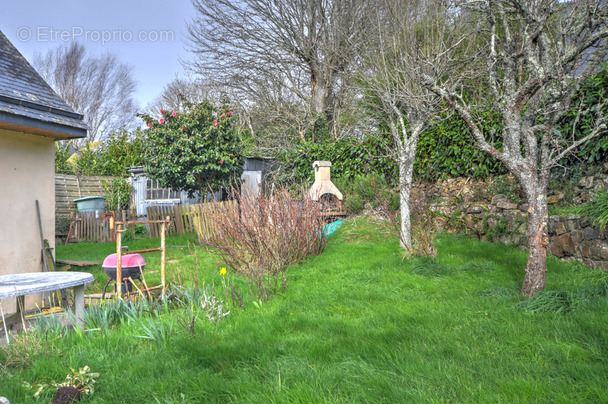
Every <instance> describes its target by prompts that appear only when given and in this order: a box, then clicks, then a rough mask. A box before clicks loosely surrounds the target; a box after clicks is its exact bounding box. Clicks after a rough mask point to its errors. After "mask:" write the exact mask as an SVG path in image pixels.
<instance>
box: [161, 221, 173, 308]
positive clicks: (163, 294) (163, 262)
mask: <svg viewBox="0 0 608 404" xmlns="http://www.w3.org/2000/svg"><path fill="white" fill-rule="evenodd" d="M169 220H171V218H170V217H169V216H167V217H166V222H163V223H162V225H161V227H160V283H161V285H162V287H163V288H162V292H161V296H162V297H163V298H164V297H165V223H169Z"/></svg>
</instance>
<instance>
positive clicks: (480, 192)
mask: <svg viewBox="0 0 608 404" xmlns="http://www.w3.org/2000/svg"><path fill="white" fill-rule="evenodd" d="M414 189H415V190H417V191H418V192H419V191H424V192H425V193H426V196H427V198H428V199H429V200H430V201H432V202H431V209H433V210H434V211H436V212H438V213H440V221H442V222H443V226H444V227H445V228H446V229H448V230H451V231H458V232H466V233H467V234H468V235H469V236H472V237H477V238H479V239H482V240H488V241H493V242H502V243H506V244H511V245H515V246H519V247H521V248H526V247H527V236H526V232H527V221H528V213H527V210H528V205H527V204H526V203H525V200H522V199H523V197H522V195H521V194H520V192H519V191H518V190H517V186H516V185H515V181H514V180H513V178H511V177H508V176H505V177H503V178H502V179H489V180H485V181H481V180H471V179H447V180H444V181H439V182H437V183H432V184H431V183H417V184H415V186H414ZM599 189H608V175H606V174H599V175H596V176H589V177H584V178H583V179H582V180H581V181H580V184H578V185H576V186H574V187H571V189H570V190H569V195H566V193H565V192H564V191H563V190H558V191H554V192H550V193H549V195H548V197H549V202H550V205H551V204H557V203H559V202H562V201H564V198H566V197H568V198H572V199H570V201H575V203H580V202H583V201H587V200H589V199H590V198H591V195H592V194H593V192H595V191H597V190H599ZM499 191H500V192H502V193H498V192H499ZM497 193H498V194H497ZM548 234H549V247H548V253H549V254H551V255H555V256H557V257H560V258H563V259H576V260H579V261H581V262H583V263H584V264H587V265H589V266H592V267H601V268H604V269H608V231H606V230H599V229H597V228H596V227H594V226H593V225H592V223H591V221H590V220H589V219H588V218H587V217H585V216H579V215H566V216H551V217H550V218H549V224H548Z"/></svg>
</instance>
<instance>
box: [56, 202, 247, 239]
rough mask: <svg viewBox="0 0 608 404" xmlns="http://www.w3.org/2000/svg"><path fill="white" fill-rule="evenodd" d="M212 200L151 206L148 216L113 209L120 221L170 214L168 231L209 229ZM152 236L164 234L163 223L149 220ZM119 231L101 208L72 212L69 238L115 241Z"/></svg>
mask: <svg viewBox="0 0 608 404" xmlns="http://www.w3.org/2000/svg"><path fill="white" fill-rule="evenodd" d="M218 203H219V204H220V205H221V206H225V207H231V206H232V204H235V203H236V202H235V201H227V202H218ZM212 209H213V205H212V204H211V203H205V204H195V205H173V206H148V207H147V209H146V213H147V214H146V216H138V215H137V212H136V211H135V210H128V211H127V210H121V211H113V212H114V218H115V220H116V221H137V220H164V219H165V218H166V217H167V216H168V217H169V218H170V225H169V227H168V228H167V234H168V235H171V234H184V233H189V232H195V231H197V230H198V232H199V233H201V232H202V233H208V232H210V231H211V230H212V229H213V226H214V223H213V220H212V217H213V215H212V214H211V210H212ZM147 226H148V234H149V236H150V237H160V227H161V226H160V224H156V223H155V224H149V225H147ZM129 231H131V232H135V225H134V224H131V225H129ZM115 240H116V235H115V233H114V231H113V230H112V229H110V215H109V214H108V212H105V214H103V213H101V212H80V213H72V214H71V216H70V230H69V234H68V238H67V240H66V243H67V242H79V241H94V242H104V241H115Z"/></svg>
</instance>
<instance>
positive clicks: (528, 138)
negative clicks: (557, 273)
mask: <svg viewBox="0 0 608 404" xmlns="http://www.w3.org/2000/svg"><path fill="white" fill-rule="evenodd" d="M607 7H608V3H606V2H605V1H603V0H576V1H572V2H561V1H558V0H471V1H464V2H461V3H457V4H455V5H454V9H453V10H454V13H455V14H459V16H460V18H463V19H467V20H468V21H469V23H470V26H469V27H470V31H471V32H473V31H476V32H478V33H479V37H478V43H479V46H480V47H479V57H481V58H483V60H485V62H486V68H485V73H486V82H487V86H488V87H487V88H488V89H489V94H488V95H487V96H486V97H485V102H487V103H488V104H491V105H492V106H493V108H494V109H495V110H496V111H498V113H499V114H500V116H501V118H502V124H503V132H502V138H503V146H502V147H501V148H499V147H498V146H497V145H496V144H495V142H494V139H492V136H491V134H488V133H485V132H484V131H483V129H482V128H483V127H482V125H481V124H480V123H479V121H477V120H476V118H475V107H476V105H475V104H471V103H469V102H468V101H467V98H466V97H463V95H462V94H461V93H460V92H459V89H458V86H457V85H455V83H453V82H452V80H451V78H450V76H449V75H447V76H446V75H441V74H428V73H427V74H423V75H421V82H422V83H423V84H424V85H426V86H427V88H429V89H430V90H432V91H433V92H435V93H436V94H437V95H440V96H441V97H442V98H443V99H444V100H446V101H447V103H448V104H449V105H450V107H451V108H453V110H454V111H455V112H457V113H458V114H459V115H460V117H461V118H462V119H463V120H464V121H465V122H466V124H467V125H468V127H469V128H470V129H471V131H472V134H473V136H474V139H475V141H476V144H477V147H479V149H481V150H482V151H485V152H487V153H490V154H491V155H493V156H494V157H495V158H497V159H498V160H500V161H501V162H502V163H503V164H504V165H505V166H506V168H507V169H508V170H509V171H510V172H511V173H512V174H513V175H514V176H515V178H516V179H517V180H518V182H519V183H520V184H521V186H522V188H523V190H524V193H525V196H526V199H527V203H528V206H529V208H528V239H529V242H528V243H529V244H528V246H529V252H528V263H527V266H526V270H525V278H524V282H523V286H522V293H523V294H525V295H527V296H531V295H534V294H535V293H537V292H538V291H541V290H544V288H545V282H546V271H547V264H546V254H547V249H546V247H547V245H548V240H547V223H548V208H547V181H548V175H549V170H550V169H551V168H552V167H555V166H556V165H557V164H558V162H559V160H560V159H561V158H563V157H564V156H565V155H566V154H568V153H570V152H572V151H573V150H576V149H577V148H578V147H579V146H581V145H582V144H583V143H585V142H586V141H587V140H589V139H591V138H592V137H594V136H597V135H598V134H600V133H603V132H604V131H605V130H606V125H605V118H604V117H603V116H602V115H601V105H597V106H593V108H592V110H588V109H585V108H583V102H582V100H580V106H579V110H578V114H579V117H582V116H583V115H585V114H590V113H595V114H597V115H596V118H597V119H595V126H594V127H593V128H592V129H591V130H590V132H589V133H588V135H587V136H585V137H583V138H580V139H577V138H576V137H575V133H574V132H573V133H569V134H566V133H561V132H560V131H559V123H560V120H561V119H562V118H563V117H564V116H565V115H566V114H567V113H568V112H569V111H570V110H571V109H572V103H573V100H576V98H575V97H576V95H577V93H578V91H579V90H580V89H581V86H582V85H583V84H584V82H585V81H586V80H587V79H589V78H590V77H591V76H593V75H594V74H596V73H597V72H598V70H599V69H600V68H601V65H602V63H603V62H604V60H605V59H606V55H607V53H608V46H607V43H606V38H607V36H608V28H607V25H606V22H607V16H608V14H607V11H608V10H607ZM449 53H450V54H451V56H452V57H454V58H457V57H458V55H459V51H458V50H454V51H453V52H452V51H450V52H449ZM421 63H428V64H429V65H430V66H432V67H433V68H438V66H437V65H436V64H434V63H433V61H432V60H428V59H421ZM577 120H578V118H577ZM575 129H576V128H575Z"/></svg>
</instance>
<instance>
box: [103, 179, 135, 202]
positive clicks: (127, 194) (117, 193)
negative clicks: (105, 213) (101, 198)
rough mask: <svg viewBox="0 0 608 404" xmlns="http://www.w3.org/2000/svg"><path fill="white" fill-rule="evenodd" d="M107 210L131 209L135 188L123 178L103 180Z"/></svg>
mask: <svg viewBox="0 0 608 404" xmlns="http://www.w3.org/2000/svg"><path fill="white" fill-rule="evenodd" d="M103 190H104V194H105V197H106V209H116V210H121V209H129V204H130V203H131V193H132V192H133V186H132V185H131V184H129V182H127V180H125V179H123V178H114V179H112V180H103Z"/></svg>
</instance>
